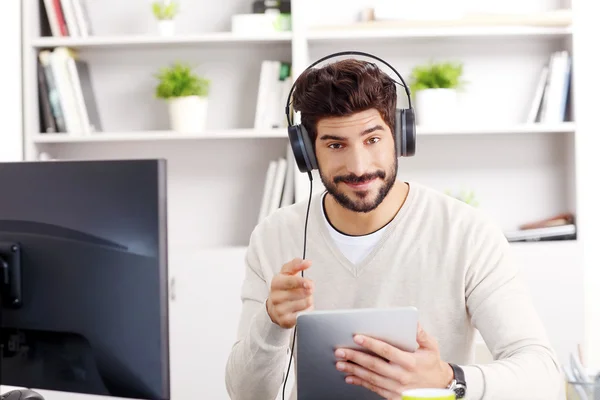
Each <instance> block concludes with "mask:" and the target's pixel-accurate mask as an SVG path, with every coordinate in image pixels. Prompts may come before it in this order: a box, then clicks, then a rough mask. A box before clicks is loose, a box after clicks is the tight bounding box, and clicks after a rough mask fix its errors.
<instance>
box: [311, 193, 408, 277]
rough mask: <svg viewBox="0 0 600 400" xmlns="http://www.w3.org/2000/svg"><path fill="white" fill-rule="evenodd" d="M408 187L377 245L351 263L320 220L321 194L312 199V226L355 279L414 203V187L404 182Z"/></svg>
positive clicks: (324, 222) (321, 219) (324, 223)
mask: <svg viewBox="0 0 600 400" xmlns="http://www.w3.org/2000/svg"><path fill="white" fill-rule="evenodd" d="M406 183H407V184H408V185H409V189H408V194H407V196H406V199H405V200H404V204H403V205H402V207H400V209H399V210H398V212H397V213H396V215H394V218H392V220H391V221H390V222H388V224H387V225H386V230H385V232H384V233H383V235H381V238H380V239H379V241H378V242H377V244H376V245H375V246H374V247H373V249H372V250H371V251H370V252H369V254H367V255H366V256H365V257H364V258H363V259H362V260H361V261H360V262H358V263H353V262H351V261H350V260H349V259H348V258H346V256H345V255H344V254H343V253H342V252H341V250H340V249H339V247H338V246H337V245H336V243H335V242H334V240H333V238H332V237H331V235H330V233H329V231H328V230H327V225H326V223H327V222H326V221H325V220H324V219H323V218H322V215H321V211H320V210H319V209H318V208H317V207H321V203H320V202H321V198H322V195H323V192H321V193H317V194H316V195H315V196H313V198H312V200H311V201H312V204H311V209H312V210H315V211H314V212H312V215H311V220H312V223H313V224H316V226H317V227H318V234H319V235H320V236H321V237H322V239H323V242H324V243H325V244H326V246H327V247H328V249H329V250H330V251H331V252H332V253H333V255H334V256H335V257H336V258H337V260H338V261H339V262H340V263H341V264H342V265H343V266H344V267H345V268H346V269H347V270H348V271H349V272H350V273H351V274H352V275H354V276H355V277H359V276H360V275H361V273H362V272H363V271H364V270H365V268H366V267H367V266H368V265H369V264H370V263H371V261H373V259H374V258H375V256H376V255H377V253H378V252H379V251H380V250H381V249H382V248H383V246H384V244H385V242H386V241H387V239H388V237H389V236H390V235H391V234H392V233H393V232H394V230H395V229H396V226H397V225H398V224H399V223H400V221H401V220H402V219H404V217H405V215H406V214H407V213H408V211H409V209H410V207H411V205H412V204H413V202H414V198H415V196H416V189H417V188H416V185H415V184H414V183H412V182H406Z"/></svg>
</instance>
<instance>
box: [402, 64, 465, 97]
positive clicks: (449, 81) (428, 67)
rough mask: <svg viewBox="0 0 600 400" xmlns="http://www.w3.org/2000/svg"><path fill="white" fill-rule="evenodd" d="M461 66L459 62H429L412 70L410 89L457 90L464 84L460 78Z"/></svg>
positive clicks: (461, 73)
mask: <svg viewBox="0 0 600 400" xmlns="http://www.w3.org/2000/svg"><path fill="white" fill-rule="evenodd" d="M462 75H463V64H462V63H459V62H438V63H435V62H429V63H427V64H424V65H417V66H416V67H414V68H413V69H412V73H411V83H410V87H411V89H412V90H413V91H419V90H423V89H459V88H461V87H462V86H463V84H464V83H465V82H464V81H463V80H462V79H461V78H462Z"/></svg>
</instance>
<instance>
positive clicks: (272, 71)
mask: <svg viewBox="0 0 600 400" xmlns="http://www.w3.org/2000/svg"><path fill="white" fill-rule="evenodd" d="M292 84H293V82H292V77H291V64H290V63H289V62H283V61H277V60H264V61H263V62H262V64H261V69H260V76H259V82H258V94H257V98H256V113H255V117H254V128H255V129H277V128H283V127H286V126H287V122H286V118H285V104H286V101H287V97H288V94H289V91H290V89H291V88H292Z"/></svg>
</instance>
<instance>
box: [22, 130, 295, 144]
mask: <svg viewBox="0 0 600 400" xmlns="http://www.w3.org/2000/svg"><path fill="white" fill-rule="evenodd" d="M268 138H287V131H286V130H285V129H270V130H256V129H229V130H211V131H207V132H190V133H178V132H173V131H140V132H102V133H98V134H94V135H89V136H70V135H64V134H61V133H47V134H38V135H35V136H34V137H33V138H32V140H33V142H35V143H65V144H67V143H99V142H153V141H174V142H180V141H196V140H231V139H246V140H252V139H268Z"/></svg>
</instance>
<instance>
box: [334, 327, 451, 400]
mask: <svg viewBox="0 0 600 400" xmlns="http://www.w3.org/2000/svg"><path fill="white" fill-rule="evenodd" d="M354 340H355V342H356V343H357V344H358V345H360V346H362V347H364V348H365V349H368V350H370V351H372V352H373V353H375V354H377V355H379V356H380V357H381V358H379V357H375V356H372V355H370V354H366V353H365V352H363V351H357V350H352V349H346V348H343V349H342V348H340V349H337V350H336V352H335V355H336V357H337V358H338V360H339V361H338V362H337V364H336V367H337V368H338V370H340V371H343V372H345V373H346V382H348V383H350V384H352V385H359V386H364V387H365V388H367V389H369V390H371V391H373V392H375V393H377V394H379V395H380V396H382V397H383V398H385V399H387V400H396V399H400V398H401V394H402V392H403V391H405V390H407V389H412V388H423V387H427V388H445V387H448V385H449V384H450V382H451V381H452V378H453V372H452V368H451V367H450V365H449V364H448V363H446V362H444V361H442V360H441V358H440V352H439V348H438V343H437V341H436V340H435V339H434V338H433V337H431V336H430V335H429V334H428V333H427V332H425V331H424V330H423V329H422V328H421V327H420V326H419V329H418V334H417V343H418V345H419V348H418V349H417V351H416V352H414V353H412V352H406V351H402V350H400V349H398V348H396V347H394V346H392V345H390V344H388V343H385V342H382V341H380V340H377V339H373V338H370V337H365V336H362V335H357V336H355V338H354ZM349 361H350V362H349Z"/></svg>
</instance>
